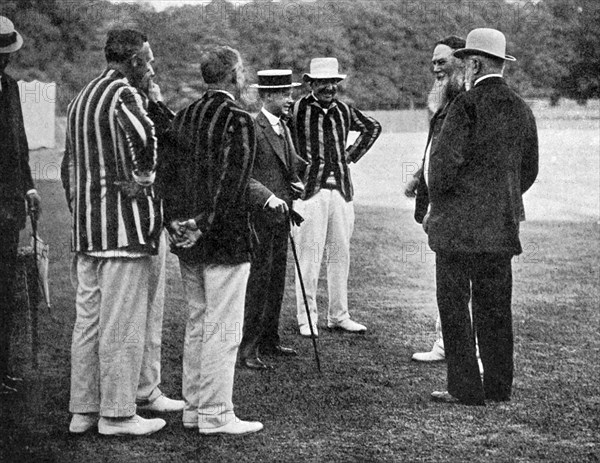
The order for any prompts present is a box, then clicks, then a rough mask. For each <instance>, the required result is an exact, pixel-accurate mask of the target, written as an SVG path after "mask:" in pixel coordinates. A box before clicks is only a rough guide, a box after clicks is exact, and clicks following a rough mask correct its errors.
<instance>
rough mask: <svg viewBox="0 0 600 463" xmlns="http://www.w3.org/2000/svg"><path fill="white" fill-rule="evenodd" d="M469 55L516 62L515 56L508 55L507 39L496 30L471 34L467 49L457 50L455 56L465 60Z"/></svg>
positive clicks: (474, 30)
mask: <svg viewBox="0 0 600 463" xmlns="http://www.w3.org/2000/svg"><path fill="white" fill-rule="evenodd" d="M469 55H487V56H492V57H494V58H501V59H503V60H506V61H516V58H515V57H514V56H510V55H507V54H506V37H504V34H503V33H502V32H500V31H497V30H496V29H488V28H480V29H473V30H472V31H471V32H469V35H467V44H466V45H465V48H460V49H458V50H456V51H455V52H454V56H456V57H457V58H464V57H465V56H469Z"/></svg>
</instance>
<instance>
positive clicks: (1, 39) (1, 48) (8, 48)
mask: <svg viewBox="0 0 600 463" xmlns="http://www.w3.org/2000/svg"><path fill="white" fill-rule="evenodd" d="M22 45H23V37H21V34H19V33H18V32H17V31H16V30H15V25H14V24H13V23H12V21H11V20H10V19H8V18H6V17H4V16H0V53H12V52H15V51H17V50H18V49H19V48H21V46H22Z"/></svg>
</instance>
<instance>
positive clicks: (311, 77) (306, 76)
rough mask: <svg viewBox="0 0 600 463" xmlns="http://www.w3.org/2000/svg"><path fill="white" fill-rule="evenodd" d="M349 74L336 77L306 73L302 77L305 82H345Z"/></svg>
mask: <svg viewBox="0 0 600 463" xmlns="http://www.w3.org/2000/svg"><path fill="white" fill-rule="evenodd" d="M346 76H347V74H335V75H333V76H332V75H319V74H309V73H306V74H304V75H303V76H302V80H304V82H306V81H309V80H326V79H336V80H337V81H338V82H340V81H342V80H344V79H345V78H346Z"/></svg>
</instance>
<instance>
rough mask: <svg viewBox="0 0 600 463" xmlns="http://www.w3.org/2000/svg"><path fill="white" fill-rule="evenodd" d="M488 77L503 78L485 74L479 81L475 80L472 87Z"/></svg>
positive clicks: (498, 75) (500, 75)
mask: <svg viewBox="0 0 600 463" xmlns="http://www.w3.org/2000/svg"><path fill="white" fill-rule="evenodd" d="M488 77H503V76H502V74H486V75H485V76H481V77H480V78H479V79H477V80H475V82H474V83H473V87H475V85H477V84H478V83H479V82H481V81H482V80H484V79H487V78H488Z"/></svg>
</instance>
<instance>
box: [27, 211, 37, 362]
mask: <svg viewBox="0 0 600 463" xmlns="http://www.w3.org/2000/svg"><path fill="white" fill-rule="evenodd" d="M29 219H30V220H31V235H32V236H33V262H34V263H35V289H36V294H37V292H39V290H40V283H39V280H40V270H39V268H38V249H37V247H38V238H37V219H36V217H35V211H33V210H32V211H30V213H29ZM37 303H38V301H37V300H34V301H33V304H31V301H30V302H29V312H30V314H31V356H32V362H33V368H34V369H36V370H37V368H38V351H39V338H38V308H37V305H38V304H37Z"/></svg>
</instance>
